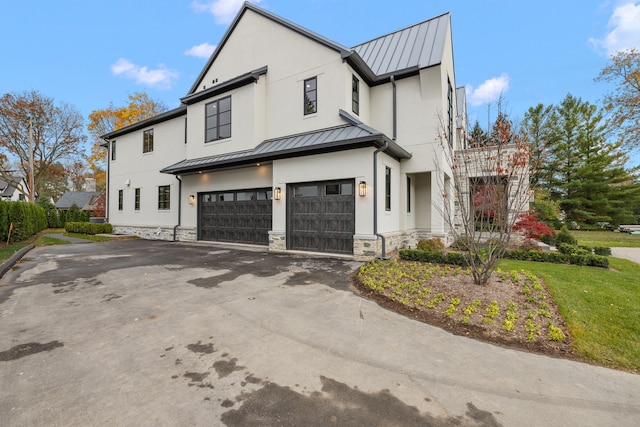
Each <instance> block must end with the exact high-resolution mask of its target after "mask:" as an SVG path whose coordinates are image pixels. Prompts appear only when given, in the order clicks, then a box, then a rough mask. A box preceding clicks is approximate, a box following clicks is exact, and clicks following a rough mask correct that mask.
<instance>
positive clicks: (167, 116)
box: [100, 105, 187, 146]
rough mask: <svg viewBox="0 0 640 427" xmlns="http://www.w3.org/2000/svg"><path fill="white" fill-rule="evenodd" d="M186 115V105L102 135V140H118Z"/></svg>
mask: <svg viewBox="0 0 640 427" xmlns="http://www.w3.org/2000/svg"><path fill="white" fill-rule="evenodd" d="M186 114H187V106H186V105H181V106H180V107H178V108H175V109H173V110H169V111H167V112H164V113H162V114H158V115H157V116H153V117H151V118H149V119H146V120H142V121H140V122H137V123H134V124H132V125H129V126H125V127H123V128H121V129H118V130H114V131H112V132H109V133H106V134H104V135H102V136H101V137H100V138H101V139H104V140H109V139H113V138H116V137H118V136H121V135H126V134H128V133H130V132H134V131H136V130H140V129H144V128H147V127H149V126H153V125H155V124H158V123H162V122H165V121H167V120H171V119H174V118H176V117H180V116H184V115H186ZM102 145H103V146H105V144H102Z"/></svg>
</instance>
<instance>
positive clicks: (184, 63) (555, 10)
mask: <svg viewBox="0 0 640 427" xmlns="http://www.w3.org/2000/svg"><path fill="white" fill-rule="evenodd" d="M253 2H254V3H256V4H258V5H259V6H260V7H263V8H266V9H268V10H270V11H271V12H273V13H275V14H277V15H280V16H282V17H284V18H286V19H289V20H291V21H293V22H295V23H297V24H299V25H302V26H304V27H306V28H309V29H311V30H313V31H315V32H317V33H319V34H321V35H323V36H325V37H328V38H330V39H332V40H335V41H336V42H338V43H341V44H343V45H346V46H354V45H356V44H359V43H362V42H364V41H367V40H370V39H372V38H375V37H377V36H380V35H383V34H386V33H389V32H392V31H395V30H397V29H400V28H403V27H406V26H409V25H412V24H415V23H417V22H421V21H424V20H426V19H429V18H432V17H434V16H437V15H440V14H442V13H445V12H451V19H452V31H453V49H454V56H455V66H456V84H457V86H466V87H467V99H468V108H469V115H470V117H471V118H472V119H474V118H478V119H479V121H480V123H481V124H482V125H483V126H485V127H486V123H487V120H488V117H489V112H490V110H489V109H488V108H487V105H488V104H489V103H495V102H496V100H497V99H498V97H499V96H500V95H502V96H503V100H504V102H505V105H504V110H505V111H506V112H507V113H509V114H510V116H511V117H512V118H514V119H520V118H522V117H523V115H524V113H525V111H526V110H527V109H528V108H529V107H531V106H534V105H536V104H538V103H543V104H556V103H559V102H560V101H561V100H562V99H563V98H564V97H565V96H566V95H567V93H571V94H572V95H574V96H577V97H581V98H582V99H583V100H585V101H589V102H592V103H598V102H599V100H601V99H602V97H603V95H604V94H605V93H606V92H607V91H609V90H611V89H612V87H611V86H608V84H607V83H604V82H599V83H596V82H594V80H593V79H594V78H595V77H596V76H597V75H598V73H599V72H600V70H601V69H602V68H603V67H604V66H605V65H606V63H607V60H608V57H609V55H610V54H612V53H614V52H615V51H616V50H619V49H624V48H629V47H637V48H640V0H561V1H558V0H538V1H527V2H525V1H514V0H466V1H463V0H457V1H456V0H399V1H396V2H389V1H388V0H385V1H382V0H366V1H364V0H362V1H361V0H351V1H345V0H295V1H293V0H260V1H258V0H254V1H253ZM241 5H242V1H240V0H195V1H193V0H185V1H177V0H174V1H168V0H111V1H109V2H94V1H86V0H57V1H48V0H40V1H35V0H21V1H3V2H2V3H0V16H3V18H4V19H3V24H2V26H0V40H2V47H1V48H0V49H1V53H2V55H1V56H0V58H1V62H0V94H4V93H7V92H21V91H25V90H32V89H33V90H38V91H40V92H41V93H43V94H44V95H46V96H49V97H52V98H54V99H55V100H56V102H68V103H71V104H73V105H75V106H76V107H77V108H78V109H79V110H80V112H81V113H82V115H83V116H85V118H86V117H87V116H88V114H89V113H90V112H91V111H93V110H96V109H101V108H105V107H107V106H108V105H109V103H110V102H113V103H114V104H115V105H116V106H120V105H124V104H125V103H126V101H127V96H128V95H129V94H132V93H135V92H137V91H146V92H147V93H149V95H150V96H151V97H153V98H156V99H159V100H161V101H163V102H164V103H165V104H166V105H167V106H169V107H170V108H174V107H177V106H178V104H179V99H180V98H181V97H183V96H185V95H186V93H187V91H188V90H189V88H190V86H191V85H192V83H193V81H194V79H195V78H196V77H197V76H198V74H199V73H200V71H201V69H202V67H203V66H204V65H205V63H206V60H207V58H208V56H209V55H210V53H211V52H212V49H213V48H214V47H215V45H216V44H217V43H218V42H219V41H220V38H221V37H222V35H223V34H224V32H225V31H226V29H227V27H228V25H229V23H230V22H231V21H232V20H233V17H234V16H235V13H236V11H237V10H238V9H239V7H240V6H241ZM493 113H495V107H493V111H492V112H491V115H493ZM633 162H634V163H640V156H635V158H634V161H633Z"/></svg>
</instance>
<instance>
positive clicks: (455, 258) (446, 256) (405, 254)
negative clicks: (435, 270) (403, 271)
mask: <svg viewBox="0 0 640 427" xmlns="http://www.w3.org/2000/svg"><path fill="white" fill-rule="evenodd" d="M400 258H401V259H404V260H408V261H421V262H431V263H434V264H451V265H460V266H467V265H468V263H467V258H466V256H465V255H464V254H462V253H460V252H446V253H445V252H437V251H420V250H418V249H403V250H401V251H400Z"/></svg>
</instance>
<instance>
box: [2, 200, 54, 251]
mask: <svg viewBox="0 0 640 427" xmlns="http://www.w3.org/2000/svg"><path fill="white" fill-rule="evenodd" d="M0 216H1V219H0V237H2V240H3V241H5V240H9V243H13V242H19V241H22V240H27V239H28V238H29V237H31V236H33V235H34V234H36V233H38V232H40V231H42V230H44V229H45V228H47V216H46V213H45V211H44V209H42V208H41V207H40V206H37V205H35V204H33V203H26V202H0Z"/></svg>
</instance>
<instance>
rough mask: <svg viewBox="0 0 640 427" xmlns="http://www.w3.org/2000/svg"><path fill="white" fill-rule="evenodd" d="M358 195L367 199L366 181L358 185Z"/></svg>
mask: <svg viewBox="0 0 640 427" xmlns="http://www.w3.org/2000/svg"><path fill="white" fill-rule="evenodd" d="M358 194H359V195H360V197H365V196H366V195H367V183H366V182H364V181H360V184H359V185H358Z"/></svg>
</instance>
